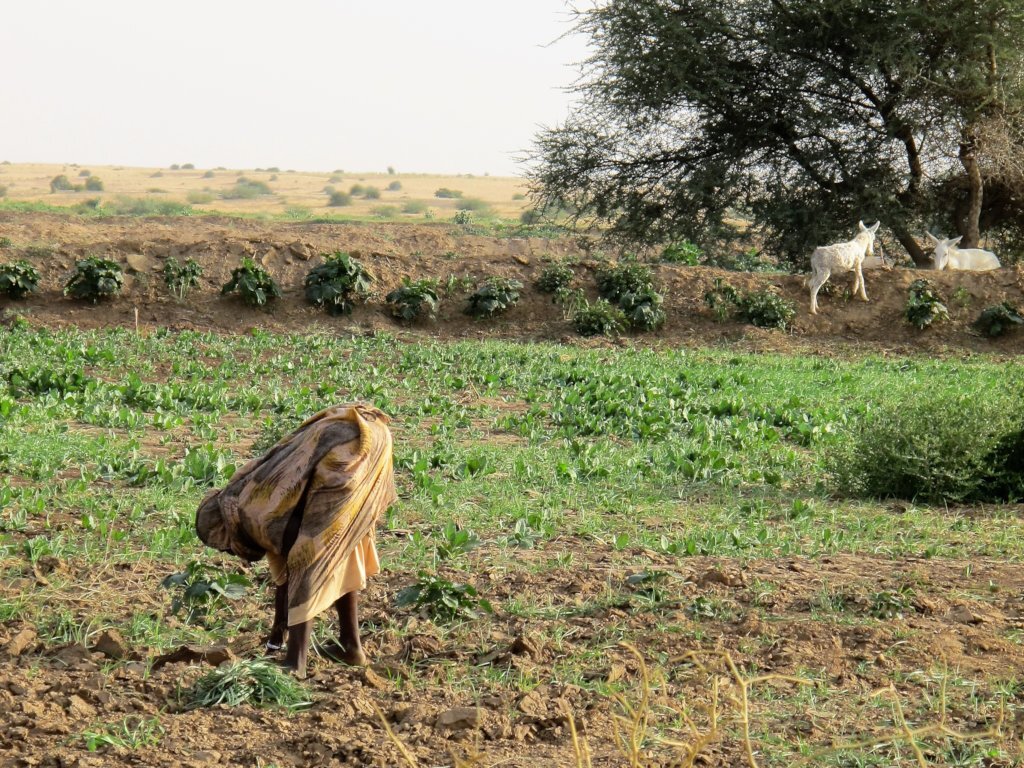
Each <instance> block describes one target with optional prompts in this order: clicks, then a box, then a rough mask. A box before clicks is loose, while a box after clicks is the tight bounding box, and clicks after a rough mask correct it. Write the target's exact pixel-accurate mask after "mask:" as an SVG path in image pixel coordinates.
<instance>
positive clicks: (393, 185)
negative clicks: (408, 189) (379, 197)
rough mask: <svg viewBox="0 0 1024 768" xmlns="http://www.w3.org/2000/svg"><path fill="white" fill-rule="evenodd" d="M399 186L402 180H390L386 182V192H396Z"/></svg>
mask: <svg viewBox="0 0 1024 768" xmlns="http://www.w3.org/2000/svg"><path fill="white" fill-rule="evenodd" d="M401 188H402V182H400V181H392V182H391V183H390V184H388V192H397V191H398V190H400V189H401Z"/></svg>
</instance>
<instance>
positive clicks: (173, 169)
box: [171, 163, 181, 171]
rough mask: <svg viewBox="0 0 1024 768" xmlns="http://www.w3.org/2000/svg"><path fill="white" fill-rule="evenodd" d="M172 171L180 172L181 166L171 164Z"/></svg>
mask: <svg viewBox="0 0 1024 768" xmlns="http://www.w3.org/2000/svg"><path fill="white" fill-rule="evenodd" d="M171 170H172V171H180V170H181V166H180V165H178V164H177V163H171Z"/></svg>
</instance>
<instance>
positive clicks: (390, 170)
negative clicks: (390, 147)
mask: <svg viewBox="0 0 1024 768" xmlns="http://www.w3.org/2000/svg"><path fill="white" fill-rule="evenodd" d="M394 175H395V167H394V166H393V165H389V166H388V176H394Z"/></svg>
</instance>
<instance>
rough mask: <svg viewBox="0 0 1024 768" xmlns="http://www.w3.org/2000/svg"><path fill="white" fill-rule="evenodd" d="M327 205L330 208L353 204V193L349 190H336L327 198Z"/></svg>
mask: <svg viewBox="0 0 1024 768" xmlns="http://www.w3.org/2000/svg"><path fill="white" fill-rule="evenodd" d="M327 205H328V207H330V208H342V207H344V206H346V205H352V195H350V194H349V193H348V192H342V191H340V190H335V191H334V192H331V194H330V196H329V197H328V198H327Z"/></svg>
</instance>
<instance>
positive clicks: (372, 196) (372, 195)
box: [363, 185, 380, 200]
mask: <svg viewBox="0 0 1024 768" xmlns="http://www.w3.org/2000/svg"><path fill="white" fill-rule="evenodd" d="M363 197H365V198H366V199H367V200H380V190H379V189H378V188H377V187H374V186H372V185H371V186H368V187H367V188H366V189H364V190H363Z"/></svg>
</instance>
